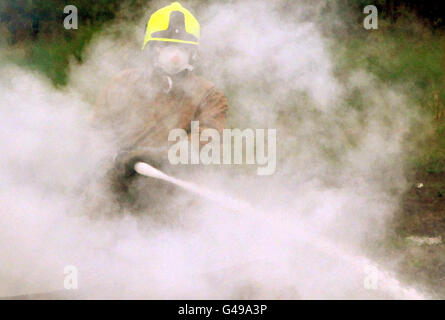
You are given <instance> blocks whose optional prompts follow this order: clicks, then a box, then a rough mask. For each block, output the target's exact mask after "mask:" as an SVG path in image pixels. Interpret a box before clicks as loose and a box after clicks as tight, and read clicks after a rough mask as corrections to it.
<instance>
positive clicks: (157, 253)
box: [0, 1, 423, 299]
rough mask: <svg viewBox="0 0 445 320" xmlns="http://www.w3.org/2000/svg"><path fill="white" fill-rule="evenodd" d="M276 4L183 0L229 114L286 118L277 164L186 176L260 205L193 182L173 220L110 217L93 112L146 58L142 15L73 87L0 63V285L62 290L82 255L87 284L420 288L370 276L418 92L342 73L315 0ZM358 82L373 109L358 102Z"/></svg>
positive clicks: (13, 291)
mask: <svg viewBox="0 0 445 320" xmlns="http://www.w3.org/2000/svg"><path fill="white" fill-rule="evenodd" d="M277 3H278V4H282V2H276V3H275V4H274V5H272V4H269V3H267V2H259V1H254V2H251V1H232V2H225V3H224V4H221V3H215V4H208V5H206V6H198V5H197V2H190V3H184V6H186V7H187V4H190V6H191V7H193V8H195V9H196V12H197V16H198V17H199V18H200V20H201V21H202V29H203V30H202V32H203V34H202V49H201V53H200V55H201V60H200V64H201V69H202V72H203V74H204V76H206V77H207V78H209V79H210V80H212V81H214V82H215V83H216V84H217V85H218V86H219V87H221V88H222V89H224V90H225V91H226V92H227V93H228V94H229V100H230V106H231V110H230V114H229V119H230V121H229V125H230V126H231V127H239V128H244V127H247V126H248V127H253V128H276V129H277V132H278V137H277V138H278V140H279V144H278V146H277V148H278V152H279V162H278V164H277V169H278V171H277V173H276V174H275V175H274V176H272V177H259V176H257V175H255V174H251V171H250V168H244V167H235V168H233V167H229V168H213V167H212V168H203V169H202V170H193V171H190V172H185V173H184V172H183V173H182V174H181V176H182V177H183V178H184V179H188V180H193V181H194V182H195V183H196V184H198V185H205V186H206V187H208V188H209V189H210V190H215V191H218V192H221V191H224V192H225V193H226V194H231V195H237V197H239V198H241V199H244V200H246V201H248V202H250V203H251V204H252V205H253V206H254V208H255V210H253V212H250V211H248V212H243V213H242V214H239V213H238V214H237V213H234V212H230V211H228V210H226V209H224V208H222V207H221V206H218V205H215V204H213V203H212V202H210V201H207V200H205V199H200V198H197V197H195V196H193V195H191V194H188V193H187V192H185V191H183V192H176V194H175V195H174V197H173V198H172V199H170V203H169V204H168V205H167V207H166V208H165V211H166V212H165V218H164V219H162V218H161V219H157V218H153V217H151V216H150V214H149V213H147V215H144V216H134V215H130V214H128V213H125V212H120V213H121V214H120V215H117V216H116V215H115V214H112V215H110V216H108V215H107V214H108V213H110V212H111V213H113V212H114V213H116V211H119V209H117V208H116V207H114V206H113V204H112V203H111V201H108V200H109V195H108V194H107V192H106V186H104V185H103V184H102V181H101V180H100V179H99V178H98V177H99V176H100V174H99V173H103V172H102V171H103V170H104V169H102V168H103V166H101V163H102V162H103V161H104V159H105V158H107V156H109V155H110V154H112V153H114V152H116V150H115V146H114V145H113V143H112V141H109V138H108V136H107V134H106V133H104V132H100V131H97V130H93V129H92V128H91V127H90V126H89V124H88V121H87V119H88V113H89V111H90V110H91V107H92V103H93V101H94V99H95V97H96V96H97V94H98V92H99V91H100V90H101V89H103V87H104V85H105V84H106V82H107V81H108V80H109V78H110V77H111V76H113V75H114V74H116V73H117V72H119V71H120V70H123V69H125V68H128V67H138V68H144V67H148V66H146V60H145V59H144V56H143V54H141V52H140V42H141V41H139V40H141V39H142V36H143V28H142V27H141V26H143V25H144V21H140V22H139V23H138V24H137V25H136V26H129V27H128V26H126V27H125V28H121V25H117V26H115V27H113V28H114V29H112V30H111V31H108V32H104V33H103V34H101V35H99V36H98V37H97V38H95V39H94V41H93V43H92V45H91V46H90V47H89V48H88V50H87V60H86V62H85V63H84V64H82V65H76V64H75V63H73V64H72V66H71V74H70V78H69V84H68V87H67V88H66V89H65V90H62V91H58V90H56V89H54V88H52V87H51V86H50V85H49V84H47V82H46V80H44V79H42V78H41V77H39V76H37V75H36V74H31V73H29V72H27V71H23V70H20V69H19V68H17V67H4V68H3V72H2V73H1V75H0V92H1V96H2V98H3V99H2V102H1V106H2V107H1V108H0V130H1V134H2V139H1V140H0V151H1V153H2V157H1V159H0V177H1V180H0V204H1V206H0V208H1V209H0V255H1V257H2V263H1V265H0V284H1V285H0V295H1V296H8V295H17V294H24V293H31V292H46V291H52V290H63V279H64V278H63V277H64V275H63V269H64V267H65V266H66V265H74V266H76V267H77V268H78V270H79V291H78V294H79V296H81V297H84V298H302V299H314V298H340V299H341V298H421V297H423V296H422V295H421V294H420V293H418V292H417V291H415V290H414V289H407V288H404V287H403V286H402V285H401V284H399V283H398V282H397V280H395V278H394V277H393V275H391V273H390V272H388V273H386V272H382V273H381V274H379V275H378V276H379V279H380V282H379V285H380V287H379V290H376V291H374V290H368V289H366V288H365V287H364V281H365V278H366V276H367V275H366V273H365V271H364V270H365V267H367V266H368V265H373V264H374V262H373V261H371V260H370V259H368V258H366V250H365V249H364V248H366V245H367V242H366V241H373V240H376V239H380V238H381V237H382V235H383V234H384V233H385V222H386V221H387V219H388V218H390V217H391V215H392V213H393V212H394V210H395V208H396V207H397V205H398V201H399V197H400V195H401V192H402V191H403V190H404V188H405V187H406V183H405V178H404V174H403V171H402V165H401V164H402V163H403V156H404V148H403V147H404V136H405V134H406V133H407V132H409V130H410V124H411V121H412V119H411V118H410V117H409V116H408V115H407V113H406V112H405V110H406V104H407V101H406V100H405V98H404V96H403V94H402V93H400V92H398V91H395V90H391V89H388V88H382V87H380V86H379V85H378V82H377V80H376V79H373V78H372V77H371V76H370V75H369V74H367V73H365V72H363V71H360V70H357V72H355V73H353V74H351V75H350V76H349V78H348V79H346V80H342V81H340V80H339V79H337V78H336V77H335V76H334V74H333V64H334V62H333V59H332V57H331V54H330V50H329V41H330V40H329V39H326V38H324V37H323V36H322V33H321V32H320V30H319V25H318V23H317V22H316V21H318V20H317V19H318V18H319V16H318V15H317V16H316V17H314V18H313V19H308V18H307V14H304V12H305V10H310V9H309V7H306V6H305V5H304V3H301V6H294V5H292V6H289V7H288V8H287V10H284V11H283V7H280V5H277ZM157 4H158V3H155V4H152V5H151V8H155V7H161V6H162V5H165V2H159V6H157ZM284 9H286V7H285V8H284ZM314 12H318V11H314ZM79 27H81V26H79ZM115 29H120V30H121V34H124V35H121V36H120V37H117V38H116V37H115V36H113V32H112V31H113V30H115ZM122 30H124V31H127V30H128V33H125V32H122ZM138 41H139V42H138ZM352 90H358V91H359V92H360V93H361V94H362V95H363V100H364V101H365V104H366V108H365V109H364V110H363V111H359V110H358V109H355V108H352V107H351V106H348V105H347V103H346V99H347V95H348V93H349V92H351V91H352ZM97 170H99V171H100V172H99V173H97ZM85 179H87V180H93V181H96V183H95V184H93V186H94V194H95V195H96V196H97V197H98V199H97V201H96V202H98V204H99V205H97V206H96V207H94V209H92V208H91V207H87V206H86V202H82V199H83V198H81V197H80V193H81V191H83V189H85V188H86V185H85ZM98 179H99V180H98ZM146 183H150V180H149V179H147V181H146ZM92 210H93V212H91V211H92ZM365 240H366V241H365ZM59 294H60V293H59ZM65 294H67V293H65ZM67 297H70V296H69V294H67Z"/></svg>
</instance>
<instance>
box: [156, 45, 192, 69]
mask: <svg viewBox="0 0 445 320" xmlns="http://www.w3.org/2000/svg"><path fill="white" fill-rule="evenodd" d="M189 62H190V53H189V52H188V51H187V50H184V49H182V48H179V47H175V46H168V47H164V48H161V49H159V52H158V65H159V67H160V68H161V69H162V70H164V72H165V73H167V74H169V75H175V74H177V73H179V72H181V71H184V70H186V69H187V70H193V67H192V66H191V65H190V64H189Z"/></svg>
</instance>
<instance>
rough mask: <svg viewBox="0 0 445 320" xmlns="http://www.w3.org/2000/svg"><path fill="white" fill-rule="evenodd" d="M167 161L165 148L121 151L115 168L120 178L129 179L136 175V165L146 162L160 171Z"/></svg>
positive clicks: (115, 161) (116, 159)
mask: <svg viewBox="0 0 445 320" xmlns="http://www.w3.org/2000/svg"><path fill="white" fill-rule="evenodd" d="M166 160H167V152H166V149H165V148H149V147H145V148H138V149H132V150H124V151H121V152H120V153H119V154H118V155H117V156H116V158H115V160H114V168H115V170H116V173H117V174H118V176H121V177H123V178H129V177H132V176H133V175H135V174H136V171H135V170H134V165H135V164H136V163H137V162H145V163H148V164H149V165H151V166H152V167H154V168H157V169H160V168H161V167H162V165H163V163H165V161H166Z"/></svg>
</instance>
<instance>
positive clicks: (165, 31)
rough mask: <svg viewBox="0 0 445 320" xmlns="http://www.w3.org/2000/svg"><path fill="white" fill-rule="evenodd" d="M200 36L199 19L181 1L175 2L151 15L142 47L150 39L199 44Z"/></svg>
mask: <svg viewBox="0 0 445 320" xmlns="http://www.w3.org/2000/svg"><path fill="white" fill-rule="evenodd" d="M199 37H200V26H199V22H198V20H196V18H195V17H194V16H193V15H192V14H191V13H190V11H188V10H187V9H185V8H184V7H183V6H181V4H180V3H179V2H173V3H172V4H170V5H168V6H166V7H164V8H161V9H159V10H158V11H156V12H155V13H153V14H152V15H151V17H150V19H149V20H148V23H147V31H146V33H145V39H144V45H143V46H142V49H144V48H145V46H146V45H147V43H148V42H149V41H164V42H177V43H185V44H192V45H199Z"/></svg>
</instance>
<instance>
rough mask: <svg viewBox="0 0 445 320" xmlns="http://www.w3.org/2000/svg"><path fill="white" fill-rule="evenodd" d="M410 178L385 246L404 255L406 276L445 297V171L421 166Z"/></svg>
mask: <svg viewBox="0 0 445 320" xmlns="http://www.w3.org/2000/svg"><path fill="white" fill-rule="evenodd" d="M410 180H411V187H410V188H409V190H408V191H407V192H406V193H405V195H404V196H403V198H402V203H401V207H400V210H399V212H398V213H397V214H396V216H395V217H394V220H393V222H392V225H391V230H392V232H391V233H390V235H389V236H388V239H387V243H386V245H385V248H386V250H390V251H391V253H392V254H393V255H394V256H397V257H400V259H401V260H400V262H399V263H398V271H399V273H400V275H401V278H402V279H405V280H407V281H408V282H409V283H412V284H414V283H420V284H422V285H424V286H426V287H427V288H428V289H429V290H431V293H432V295H433V297H435V298H441V299H445V172H436V173H428V172H426V171H424V170H420V171H418V172H417V173H416V174H415V175H413V176H412V177H411V179H410ZM422 241H423V242H422ZM428 242H429V243H428Z"/></svg>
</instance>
